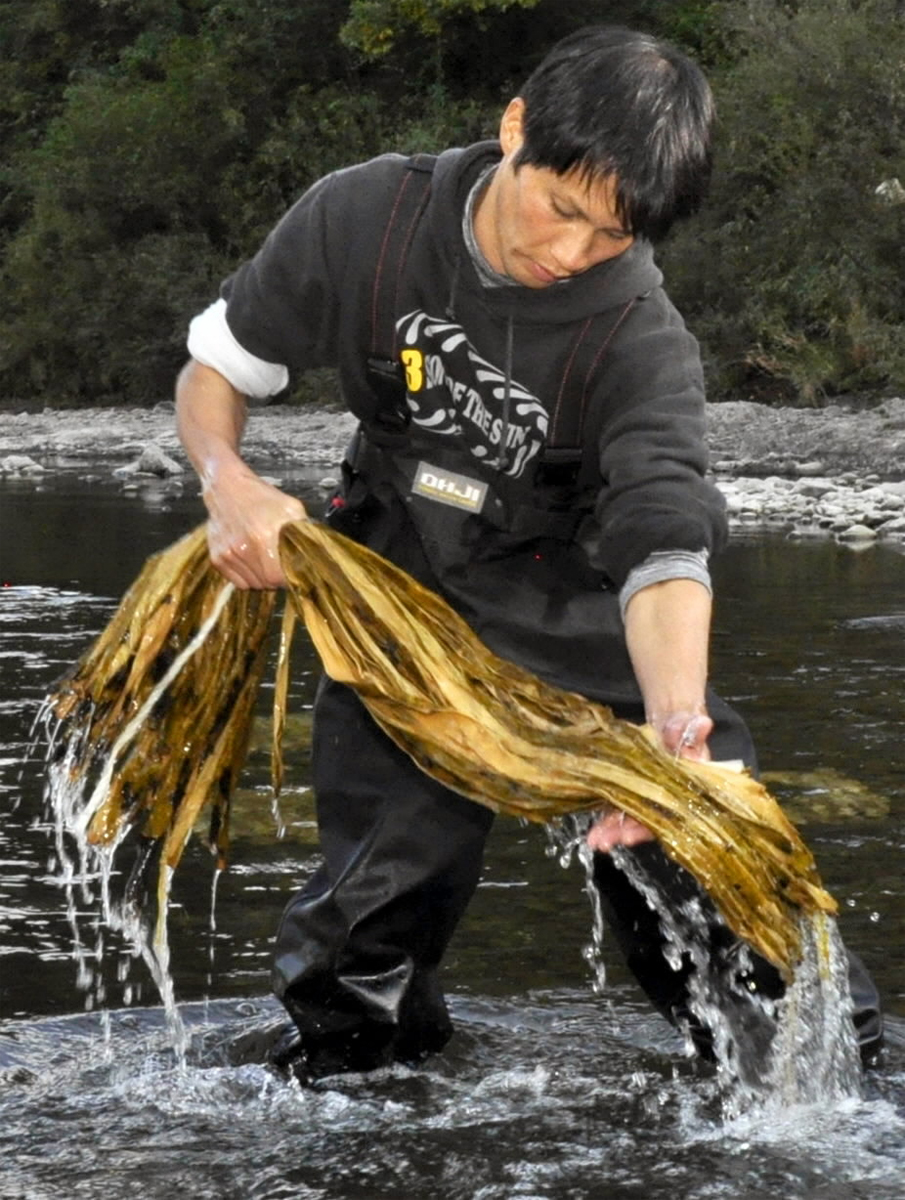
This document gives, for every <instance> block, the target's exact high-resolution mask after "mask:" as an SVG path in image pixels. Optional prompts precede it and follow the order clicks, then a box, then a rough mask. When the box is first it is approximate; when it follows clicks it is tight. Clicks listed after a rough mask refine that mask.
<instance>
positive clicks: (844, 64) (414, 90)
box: [0, 0, 905, 403]
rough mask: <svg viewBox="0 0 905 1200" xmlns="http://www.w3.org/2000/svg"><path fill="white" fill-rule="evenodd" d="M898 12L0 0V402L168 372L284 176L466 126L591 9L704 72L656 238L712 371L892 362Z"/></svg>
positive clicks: (462, 0) (827, 372)
mask: <svg viewBox="0 0 905 1200" xmlns="http://www.w3.org/2000/svg"><path fill="white" fill-rule="evenodd" d="M902 17H903V13H902V4H901V3H899V2H898V0H860V2H857V0H795V2H794V3H789V2H785V3H780V2H779V0H732V2H729V3H717V2H716V0H681V2H677V3H673V4H663V3H662V2H660V0H609V2H608V3H606V4H601V3H600V0H353V2H351V3H350V0H304V3H301V2H298V3H288V4H287V3H277V2H276V0H79V2H78V3H74V2H73V0H0V44H2V46H3V50H4V53H3V55H2V56H0V289H2V294H3V296H4V321H3V323H2V326H0V396H2V397H3V400H2V401H0V402H2V403H10V402H14V401H15V399H16V398H21V399H23V400H25V399H28V400H29V401H33V400H35V399H37V398H40V397H44V398H46V399H47V400H49V401H50V402H51V403H58V402H60V401H61V400H63V399H64V398H72V399H74V400H80V399H81V400H86V401H90V402H92V403H98V402H101V401H105V400H107V401H131V402H150V401H156V400H159V399H160V398H161V397H162V396H166V395H168V394H169V393H170V390H171V387H172V379H173V376H174V374H175V372H176V370H177V369H178V367H179V364H180V362H181V360H182V357H183V355H184V336H185V327H186V324H187V322H188V320H189V318H190V317H191V315H192V314H193V313H194V312H195V311H197V309H198V308H200V307H201V306H203V305H204V304H205V303H207V302H208V301H209V300H210V298H211V297H212V296H213V295H214V294H215V293H216V288H217V285H218V282H219V280H220V279H221V278H222V277H223V276H224V275H226V274H227V273H228V272H229V271H230V270H232V269H233V268H234V267H235V265H236V264H237V263H238V262H239V261H240V260H241V259H242V258H243V257H244V256H246V255H248V254H250V253H252V252H253V251H254V249H255V248H256V246H257V245H258V244H259V242H260V240H261V238H262V237H263V236H264V235H265V233H266V232H267V230H268V229H269V228H270V227H271V225H272V224H273V223H274V221H275V220H276V219H277V218H278V217H279V216H280V215H281V213H282V212H283V211H284V210H285V209H286V207H288V205H289V204H291V203H292V201H293V200H294V199H295V198H296V197H297V196H298V195H299V194H300V192H301V191H302V190H303V189H304V188H305V187H306V186H307V185H308V184H310V183H311V182H313V181H314V180H315V179H317V178H318V177H319V176H321V175H322V174H324V173H325V172H327V171H330V170H334V169H336V168H337V167H340V166H343V165H346V164H347V163H350V162H354V161H358V160H361V159H364V158H368V157H370V156H371V155H374V154H378V153H380V152H381V151H383V150H386V149H395V150H401V151H415V150H438V149H442V148H443V147H444V146H447V145H464V144H467V143H468V142H471V141H474V140H476V139H478V138H482V137H486V136H493V134H494V133H495V130H496V126H497V121H498V119H499V113H500V111H501V108H502V106H503V103H504V102H505V101H506V100H507V99H508V98H509V96H511V95H512V94H514V93H515V92H516V91H517V89H518V86H519V83H520V82H521V81H522V80H523V79H524V77H525V76H526V75H527V74H528V72H529V71H530V70H531V69H532V68H533V67H534V66H535V65H536V63H537V62H538V61H539V60H540V58H541V57H542V55H543V54H544V53H545V52H546V50H547V48H548V47H549V45H550V44H551V43H552V42H553V41H554V40H555V39H556V38H558V37H560V36H562V35H563V34H564V33H567V32H569V31H570V30H572V29H576V28H579V27H581V26H582V25H585V24H589V23H593V22H595V21H601V20H606V21H612V22H618V23H623V24H628V25H632V26H635V27H638V28H648V29H651V30H652V31H653V32H655V33H659V34H661V35H663V36H665V37H667V38H669V39H670V40H672V41H675V42H678V43H679V44H681V45H684V46H686V47H688V48H689V49H690V50H691V51H692V53H693V54H694V55H695V56H696V57H698V58H699V59H700V61H702V62H703V63H704V64H705V65H706V66H707V67H708V68H709V70H710V73H711V77H712V78H713V80H714V84H715V90H716V92H717V97H718V104H719V108H720V113H721V128H720V143H719V156H718V162H717V172H716V175H715V181H714V190H713V195H712V200H711V202H710V204H709V206H708V207H707V209H706V211H705V212H704V213H702V214H701V216H700V217H699V218H696V219H695V221H693V222H690V223H689V224H688V225H687V226H685V227H684V228H682V229H680V230H678V231H677V233H676V234H675V235H674V236H673V238H672V240H671V242H670V243H669V244H668V245H667V246H666V247H665V248H664V258H665V264H666V267H667V273H668V279H669V281H670V287H671V290H672V291H673V294H674V295H675V297H676V299H677V301H678V302H679V303H680V306H681V307H682V308H683V310H684V311H685V313H686V315H687V316H688V318H689V321H690V324H691V325H692V327H693V328H694V330H695V332H696V333H698V334H699V336H700V337H701V339H702V343H703V346H704V349H705V355H706V360H707V363H708V368H709V370H710V375H711V379H712V381H713V384H714V388H715V391H716V393H725V394H730V393H731V394H737V393H738V391H739V390H740V389H741V390H742V391H743V392H744V393H745V394H758V395H761V396H765V397H771V396H779V397H780V398H782V399H789V398H804V399H806V400H811V401H813V402H818V401H819V400H820V399H821V397H822V396H823V395H828V394H833V393H838V392H840V391H845V390H852V391H854V390H858V391H865V390H867V391H870V390H872V389H876V390H882V389H889V388H892V387H901V386H903V385H905V336H903V334H905V329H903V321H905V317H903V314H905V274H903V272H901V271H900V270H899V269H898V266H899V262H900V258H901V246H902V244H903V238H905V204H903V203H902V202H901V200H903V199H905V75H903V72H902V69H901V64H902V62H903V61H905V20H903V19H902ZM390 48H392V53H390V52H389V50H390ZM896 180H898V181H900V184H899V185H898V186H899V189H900V190H899V191H897V187H896V184H895V182H894V181H896ZM884 183H887V184H888V187H887V188H886V193H885V197H886V198H885V200H884V198H883V196H882V195H880V194H878V192H877V188H878V187H880V186H881V185H883V184H884ZM320 386H321V382H320V381H319V382H318V387H320Z"/></svg>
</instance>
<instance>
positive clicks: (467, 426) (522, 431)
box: [397, 309, 547, 479]
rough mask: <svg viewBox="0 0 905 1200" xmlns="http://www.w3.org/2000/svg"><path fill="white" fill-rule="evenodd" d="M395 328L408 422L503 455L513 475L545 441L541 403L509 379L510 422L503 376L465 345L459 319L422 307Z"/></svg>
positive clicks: (481, 453) (477, 452)
mask: <svg viewBox="0 0 905 1200" xmlns="http://www.w3.org/2000/svg"><path fill="white" fill-rule="evenodd" d="M397 328H398V330H399V333H400V342H401V344H402V346H403V347H404V348H403V350H402V351H401V354H400V357H401V359H402V362H403V364H404V366H405V368H406V379H407V385H408V404H409V408H410V409H411V412H412V421H413V423H414V424H415V425H417V426H419V427H420V428H421V429H424V430H430V432H431V433H434V434H438V435H440V436H446V437H452V436H454V435H455V436H458V437H461V438H462V439H463V440H464V442H465V444H466V445H467V447H468V449H469V450H470V451H471V453H472V454H473V455H474V457H475V458H477V459H480V460H481V461H483V462H494V461H495V460H498V459H502V464H501V467H502V470H503V471H504V473H505V474H507V475H511V476H512V477H513V478H516V479H517V478H518V477H519V476H520V475H521V474H522V472H523V471H524V470H525V467H526V466H527V464H528V463H529V462H530V461H531V460H532V459H533V458H534V457H535V456H536V455H537V454H538V452H539V451H540V449H541V446H542V445H543V443H544V437H545V435H546V432H547V413H546V410H545V409H544V406H543V405H542V404H541V403H540V401H539V400H538V399H537V398H536V397H535V396H532V394H531V393H530V392H528V391H526V389H525V388H523V387H522V386H521V385H520V384H518V383H516V381H515V380H514V379H511V380H510V381H509V414H508V415H509V419H508V423H507V422H506V421H505V420H504V405H505V395H506V377H505V375H504V373H503V372H502V371H501V370H500V369H499V368H498V367H495V366H493V365H492V363H489V362H487V360H486V359H484V358H482V357H481V356H480V355H479V354H478V353H477V351H476V350H475V349H474V347H473V346H471V345H470V344H469V341H468V337H467V335H466V333H465V331H464V330H463V328H462V326H461V325H457V324H455V323H453V322H450V321H446V320H440V319H439V318H437V317H430V316H428V315H427V313H425V312H422V311H421V310H420V309H419V310H416V311H415V312H411V313H408V314H407V315H406V316H404V317H402V318H401V319H400V321H399V323H398V326H397ZM504 438H505V443H506V444H505V447H501V445H500V443H501V441H503V439H504Z"/></svg>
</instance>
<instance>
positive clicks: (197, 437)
mask: <svg viewBox="0 0 905 1200" xmlns="http://www.w3.org/2000/svg"><path fill="white" fill-rule="evenodd" d="M245 415H246V408H245V397H244V396H243V395H242V394H241V393H240V392H238V391H237V390H236V389H235V388H234V387H233V386H232V384H231V383H230V382H229V380H228V379H225V378H224V377H223V376H222V375H221V374H220V373H219V371H215V370H213V368H211V367H206V366H204V365H203V364H202V363H199V362H195V361H194V359H193V360H191V361H189V362H188V363H187V364H186V365H185V367H184V368H183V369H182V372H181V373H180V375H179V379H178V380H177V383H176V425H177V429H178V432H179V439H180V441H181V442H182V445H183V447H184V449H185V452H186V454H187V455H188V457H189V461H190V462H191V463H192V466H193V467H194V468H195V470H196V471H197V472H198V477H199V479H200V480H201V483H202V486H203V487H205V488H207V487H209V486H212V485H214V484H215V483H216V481H217V479H218V477H220V476H221V475H222V473H223V472H224V471H225V470H230V469H232V470H235V469H237V468H238V467H239V466H240V465H241V458H240V454H239V446H240V443H241V441H242V432H243V430H244V428H245Z"/></svg>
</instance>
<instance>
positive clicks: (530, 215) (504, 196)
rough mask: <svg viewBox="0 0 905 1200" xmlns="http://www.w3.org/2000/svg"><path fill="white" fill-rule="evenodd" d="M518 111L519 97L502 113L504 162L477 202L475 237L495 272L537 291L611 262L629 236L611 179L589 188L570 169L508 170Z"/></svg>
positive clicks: (518, 129)
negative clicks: (560, 171)
mask: <svg viewBox="0 0 905 1200" xmlns="http://www.w3.org/2000/svg"><path fill="white" fill-rule="evenodd" d="M523 114H524V104H523V102H522V101H521V100H520V99H515V100H513V101H512V102H511V103H510V104H509V107H508V108H507V109H506V112H505V113H504V114H503V120H502V123H501V126H500V142H501V144H502V147H503V160H502V162H501V163H500V165H499V167H498V169H497V171H496V172H495V174H494V176H493V178H492V180H491V182H490V184H489V185H488V187H487V189H486V191H485V192H484V195H483V196H482V197H481V198H480V200H479V202H478V208H477V212H476V214H475V236H476V237H477V240H478V245H479V246H480V247H481V250H482V251H483V253H484V256H485V257H486V258H487V261H488V262H489V263H490V265H491V266H492V267H493V268H494V270H496V271H499V272H501V273H502V274H504V275H508V276H509V277H510V278H511V279H514V280H515V281H516V283H520V284H522V285H523V286H525V287H531V288H543V287H549V286H550V284H552V283H555V282H556V281H557V280H560V279H567V278H568V277H569V276H570V275H579V274H581V272H582V271H587V270H588V268H589V267H593V266H596V265H597V263H602V262H606V260H607V259H610V258H615V257H616V256H617V255H619V254H622V252H623V251H624V250H627V249H628V247H629V246H630V245H631V244H632V242H633V241H634V237H633V235H632V234H631V233H629V232H627V231H626V229H625V228H624V227H623V224H622V220H621V219H620V217H619V216H618V215H617V213H616V195H615V191H616V189H615V180H614V179H613V178H612V177H610V178H607V179H601V180H592V181H591V182H590V183H588V182H587V180H585V179H583V178H581V176H580V175H579V173H578V172H577V171H570V172H568V173H567V174H565V175H557V174H556V173H555V172H554V171H551V170H550V169H549V168H548V167H532V166H521V167H519V168H518V169H516V168H515V167H514V166H513V160H514V158H515V156H516V154H517V153H518V151H519V148H520V147H521V145H522V142H523V140H524V137H523V133H522V117H523Z"/></svg>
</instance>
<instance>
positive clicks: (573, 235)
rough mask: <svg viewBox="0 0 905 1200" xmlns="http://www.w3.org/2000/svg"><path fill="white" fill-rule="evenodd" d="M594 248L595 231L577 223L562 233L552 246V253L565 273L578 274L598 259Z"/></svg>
mask: <svg viewBox="0 0 905 1200" xmlns="http://www.w3.org/2000/svg"><path fill="white" fill-rule="evenodd" d="M593 250H594V231H593V230H592V229H586V228H583V227H582V226H581V225H575V226H572V227H571V228H569V229H564V230H563V231H562V232H561V233H560V235H559V237H558V238H557V239H556V242H555V244H554V245H553V247H552V255H553V258H554V259H555V260H556V264H557V267H558V268H559V269H560V270H561V271H562V273H563V274H564V275H576V274H577V273H578V272H579V271H584V270H587V268H588V267H589V266H591V265H592V264H593V263H594V262H595V261H596V259H595V258H594V256H593Z"/></svg>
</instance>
